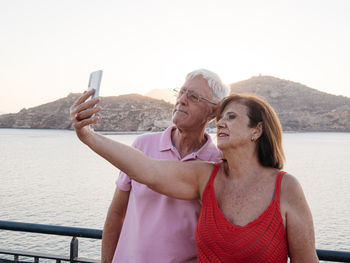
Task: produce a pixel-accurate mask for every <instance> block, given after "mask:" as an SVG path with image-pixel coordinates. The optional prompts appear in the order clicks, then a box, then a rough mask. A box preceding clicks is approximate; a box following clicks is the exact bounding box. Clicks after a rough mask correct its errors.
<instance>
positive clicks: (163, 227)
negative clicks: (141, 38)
mask: <svg viewBox="0 0 350 263" xmlns="http://www.w3.org/2000/svg"><path fill="white" fill-rule="evenodd" d="M174 91H175V92H176V95H177V100H176V104H175V107H174V110H173V117H172V120H173V123H174V126H171V127H169V128H168V129H166V130H165V131H163V132H159V133H150V134H144V135H141V136H139V137H138V138H137V139H136V140H135V142H134V144H133V146H134V147H136V148H137V149H139V150H141V151H143V152H144V153H145V154H147V155H148V156H150V157H153V158H157V159H168V160H181V161H191V160H205V161H217V160H218V158H220V152H219V150H218V149H217V148H216V147H215V145H214V144H213V143H212V140H211V138H210V136H209V135H208V134H206V133H205V127H206V125H207V123H208V122H209V121H210V120H212V119H213V118H214V117H215V111H216V105H217V103H218V102H219V101H220V100H221V99H222V98H224V97H225V96H227V95H228V88H227V87H226V86H225V85H224V84H223V83H222V82H221V80H220V78H219V77H218V76H217V75H216V74H215V73H213V72H211V71H208V70H205V69H200V70H196V71H193V72H191V73H189V74H188V75H187V77H186V81H185V83H184V85H183V86H182V88H181V89H178V90H177V89H175V90H174ZM135 165H137V163H135ZM116 185H117V187H116V190H115V193H114V197H113V200H112V203H111V205H110V208H109V210H108V214H107V217H106V222H105V225H104V229H103V238H102V262H111V261H112V260H113V262H123V263H125V262H135V263H136V262H137V263H140V262H141V263H142V262H150V263H151V262H152V263H156V262H161V263H165V262H196V258H197V250H196V245H195V239H194V232H195V228H196V224H197V220H198V216H199V213H200V209H201V207H200V204H199V202H198V201H187V200H178V199H173V198H170V197H167V196H165V195H162V194H158V193H156V192H154V191H153V190H151V189H149V188H148V187H147V186H146V185H143V184H140V183H137V182H135V181H133V180H131V179H130V178H129V177H128V176H127V175H126V174H124V173H122V172H121V173H120V175H119V177H118V179H117V182H116Z"/></svg>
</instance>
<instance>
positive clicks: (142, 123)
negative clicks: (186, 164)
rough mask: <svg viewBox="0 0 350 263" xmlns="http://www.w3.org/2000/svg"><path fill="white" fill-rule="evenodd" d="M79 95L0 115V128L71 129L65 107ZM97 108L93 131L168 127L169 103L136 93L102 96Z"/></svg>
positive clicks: (144, 129)
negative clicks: (97, 113) (100, 107)
mask: <svg viewBox="0 0 350 263" xmlns="http://www.w3.org/2000/svg"><path fill="white" fill-rule="evenodd" d="M80 95H81V94H74V93H71V94H69V95H68V96H67V97H65V98H62V99H59V100H56V101H53V102H50V103H47V104H43V105H40V106H37V107H33V108H30V109H22V110H21V111H20V112H18V113H14V114H4V115H0V128H34V129H72V124H71V121H70V118H69V108H70V106H71V105H72V104H73V103H74V101H75V100H76V99H77V98H78V97H79V96H80ZM101 106H102V110H101V112H100V114H99V115H100V117H101V119H100V120H99V121H98V123H97V124H96V125H95V129H96V130H100V131H158V130H163V129H164V128H166V127H168V126H169V125H170V124H171V111H172V108H173V106H172V105H171V104H169V103H167V102H164V101H160V100H156V99H151V98H148V97H144V96H141V95H138V94H129V95H122V96H118V97H102V98H101Z"/></svg>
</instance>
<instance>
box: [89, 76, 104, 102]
mask: <svg viewBox="0 0 350 263" xmlns="http://www.w3.org/2000/svg"><path fill="white" fill-rule="evenodd" d="M101 79H102V70H98V71H94V72H92V73H91V74H90V79H89V85H88V91H90V90H92V89H95V93H94V94H93V95H92V98H93V99H94V98H97V97H98V95H99V93H100V85H101Z"/></svg>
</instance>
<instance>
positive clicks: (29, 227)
mask: <svg viewBox="0 0 350 263" xmlns="http://www.w3.org/2000/svg"><path fill="white" fill-rule="evenodd" d="M0 230H11V231H21V232H30V233H40V234H50V235H61V236H71V237H72V240H71V243H70V256H69V257H67V256H59V255H51V254H43V253H34V252H26V251H20V250H8V249H2V248H0V254H7V255H13V256H14V262H20V261H19V257H20V256H22V257H30V258H33V259H34V262H39V259H40V258H42V259H52V260H56V262H57V263H58V262H61V261H69V262H82V263H99V262H100V261H99V260H96V259H88V258H81V257H78V237H85V238H93V239H101V238H102V230H98V229H89V228H79V227H65V226H53V225H43V224H32V223H21V222H11V221H2V220H0ZM316 252H317V256H318V258H319V259H320V260H327V261H332V262H350V252H346V251H334V250H322V249H317V250H316ZM0 262H1V258H0Z"/></svg>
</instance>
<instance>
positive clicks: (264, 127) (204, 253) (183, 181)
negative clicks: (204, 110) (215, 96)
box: [71, 91, 318, 263]
mask: <svg viewBox="0 0 350 263" xmlns="http://www.w3.org/2000/svg"><path fill="white" fill-rule="evenodd" d="M92 93H93V91H91V92H87V93H85V94H84V95H83V96H82V97H81V98H79V99H78V100H77V101H76V102H75V104H74V105H73V106H72V108H71V118H72V121H73V126H74V129H75V131H76V133H77V135H78V137H79V139H80V140H81V141H82V142H83V143H85V144H86V145H88V146H89V147H90V148H91V149H92V150H93V151H95V152H96V153H97V154H99V155H101V156H102V157H103V158H105V159H106V160H107V161H109V162H110V163H112V164H113V165H114V166H116V167H118V168H119V169H121V170H122V171H124V172H126V173H127V174H128V175H129V176H130V177H131V178H133V179H134V180H136V181H138V182H140V183H143V184H146V185H147V186H148V187H149V188H151V189H153V190H154V191H157V192H159V193H162V194H165V195H168V196H171V197H174V198H179V199H186V200H194V199H197V200H199V201H200V202H201V203H202V210H201V215H200V218H199V221H198V225H197V229H196V233H195V237H196V243H197V248H198V262H287V259H288V256H289V257H290V259H291V262H308V263H309V262H318V259H317V255H316V250H315V240H314V228H313V222H312V216H311V212H310V209H309V207H308V204H307V202H306V199H305V196H304V194H303V191H302V189H301V186H300V184H299V183H298V181H297V179H296V178H295V177H293V176H292V175H290V174H288V173H285V172H283V171H281V169H282V167H283V160H284V154H283V149H282V129H281V125H280V122H279V119H278V117H277V115H276V113H275V112H274V110H273V109H272V107H271V106H270V105H269V104H268V103H267V102H266V101H264V100H262V99H261V98H259V97H256V96H254V95H242V94H240V95H237V94H233V95H230V96H229V97H227V98H225V99H224V100H223V101H222V102H221V104H220V105H219V108H218V111H217V117H216V121H217V144H218V148H219V149H220V150H221V151H222V154H223V160H221V161H220V162H218V163H215V164H214V163H210V162H201V161H191V162H177V161H166V160H155V159H151V158H149V157H147V156H146V155H144V154H143V153H141V152H140V151H138V150H135V149H133V148H132V147H129V146H126V145H123V144H121V143H118V142H115V141H113V140H111V139H109V138H107V137H104V136H102V135H100V134H98V133H95V132H93V131H92V130H91V129H90V127H89V125H90V124H93V123H95V122H96V121H97V120H98V117H97V116H95V117H91V116H92V114H93V113H96V112H98V111H100V109H101V108H100V107H95V108H90V107H91V106H93V105H94V104H97V103H98V102H99V100H92V101H88V102H85V100H86V99H87V98H88V97H89V96H91V95H92ZM77 113H78V114H79V116H81V117H84V118H85V119H84V120H81V121H80V120H76V118H74V116H75V115H76V114H77ZM184 220H186V219H185V218H184Z"/></svg>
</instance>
